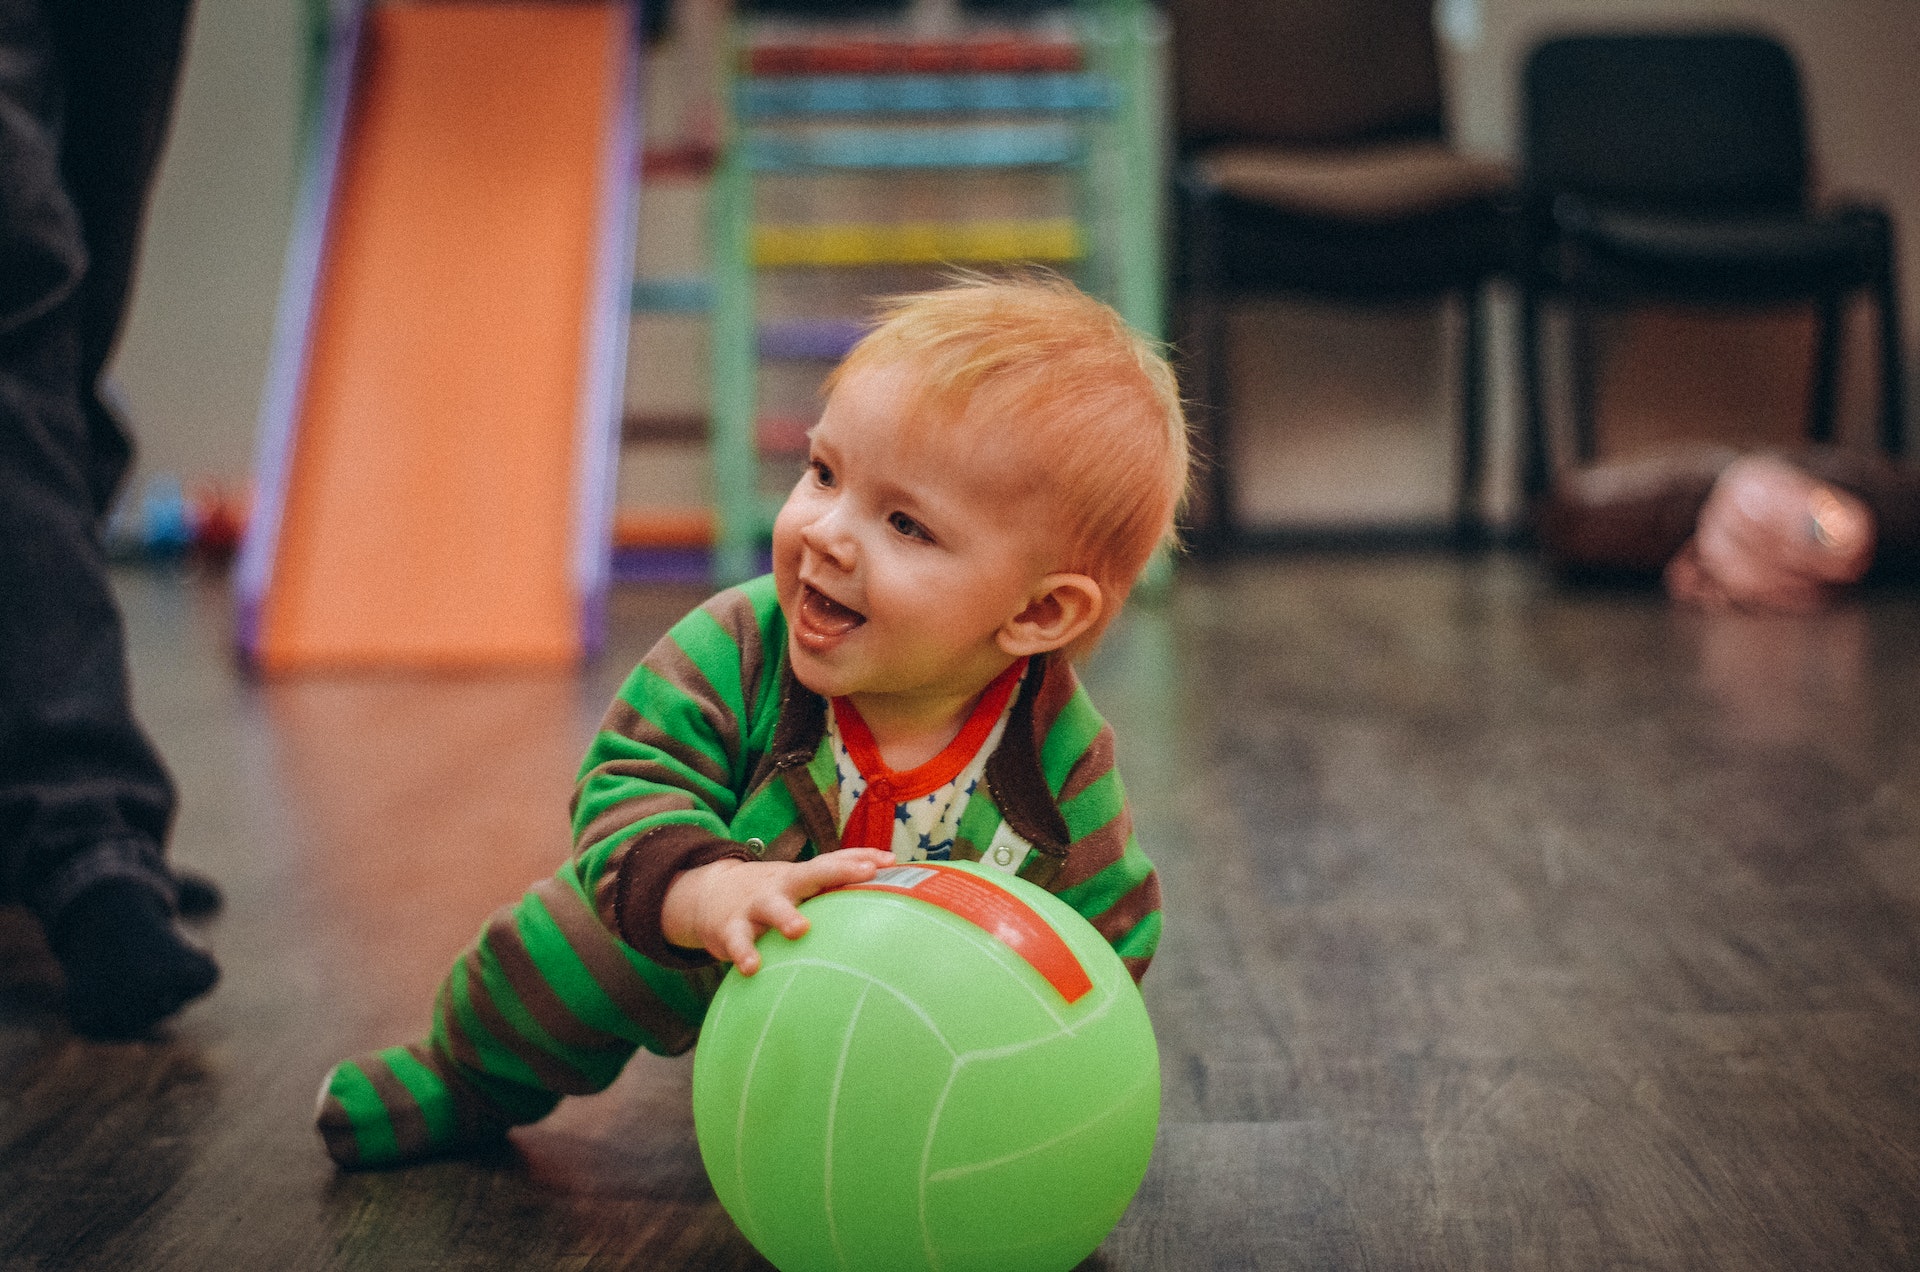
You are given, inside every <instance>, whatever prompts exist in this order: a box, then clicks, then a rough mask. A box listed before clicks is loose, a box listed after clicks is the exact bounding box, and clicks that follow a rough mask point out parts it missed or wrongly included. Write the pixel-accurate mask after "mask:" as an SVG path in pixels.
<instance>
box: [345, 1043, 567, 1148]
mask: <svg viewBox="0 0 1920 1272" xmlns="http://www.w3.org/2000/svg"><path fill="white" fill-rule="evenodd" d="M547 1107H551V1102H550V1101H549V1103H548V1105H547ZM542 1111H544V1110H542ZM538 1115H539V1114H538V1113H535V1114H534V1116H538ZM524 1120H531V1119H530V1118H529V1119H524ZM315 1125H316V1126H317V1127H318V1128H319V1131H320V1138H321V1139H322V1140H324V1141H326V1146H327V1154H328V1156H330V1157H332V1158H333V1160H334V1161H336V1162H338V1163H340V1165H342V1166H348V1167H361V1166H393V1165H396V1164H398V1163H401V1162H411V1161H418V1160H420V1159H421V1158H424V1157H435V1156H439V1155H442V1154H446V1153H457V1152H461V1151H463V1150H466V1149H471V1148H478V1147H482V1146H484V1145H487V1144H492V1143H497V1142H498V1141H499V1139H500V1137H501V1136H502V1135H504V1134H505V1133H506V1123H505V1122H504V1121H503V1120H502V1119H501V1118H500V1117H498V1116H497V1115H495V1114H493V1113H492V1112H490V1111H489V1110H488V1108H487V1106H486V1102H485V1101H484V1100H482V1099H480V1098H479V1097H478V1096H477V1095H476V1094H475V1093H474V1092H472V1091H471V1090H470V1089H468V1088H466V1087H465V1086H464V1085H463V1084H462V1083H461V1082H460V1080H459V1079H458V1078H456V1077H452V1076H450V1075H449V1074H448V1072H447V1069H446V1067H445V1066H444V1065H443V1064H442V1063H441V1062H440V1060H439V1057H438V1056H437V1055H436V1054H435V1053H434V1052H433V1051H432V1050H431V1049H430V1048H429V1047H428V1046H427V1045H426V1044H425V1043H412V1044H410V1045H408V1046H405V1047H388V1048H386V1049H385V1050H383V1051H375V1052H371V1053H369V1054H367V1055H363V1056H355V1057H354V1058H353V1059H351V1060H343V1061H341V1062H340V1063H339V1064H337V1065H335V1066H334V1067H333V1070H332V1072H330V1073H328V1074H327V1076H326V1079H325V1081H323V1082H322V1083H321V1084H320V1107H319V1109H318V1112H317V1116H316V1118H315Z"/></svg>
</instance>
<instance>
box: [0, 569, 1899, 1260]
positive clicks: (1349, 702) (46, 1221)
mask: <svg viewBox="0 0 1920 1272" xmlns="http://www.w3.org/2000/svg"><path fill="white" fill-rule="evenodd" d="M122 584H123V598H124V600H125V603H126V606H127V609H128V613H129V622H130V628H131V639H132V656H133V662H134V673H135V679H136V682H137V684H138V686H139V694H140V701H141V707H142V710H143V711H144V713H145V717H146V719H147V721H148V722H149V724H150V726H151V728H152V731H153V732H154V733H155V735H156V736H157V737H158V739H159V741H160V743H161V746H162V748H163V749H164V750H165V751H166V753H167V754H168V756H169V757H170V759H171V761H172V763H173V764H174V766H175V768H176V770H177V772H178V775H179V778H180V781H181V785H182V787H183V790H184V792H185V804H184V807H183V811H182V815H181V819H180V826H179V835H178V842H177V847H176V856H177V857H178V859H179V860H180V861H181V862H183V863H185V864H188V865H191V866H194V867H196V868H199V869H202V870H204V871H206V872H208V873H211V874H213V875H215V876H216V877H218V878H219V880H220V881H221V882H222V883H223V884H224V886H225V887H226V889H227V893H228V898H229V904H228V908H227V911H226V913H225V914H224V915H222V916H221V917H220V918H218V919H217V920H215V921H214V922H213V923H212V924H211V925H209V926H208V927H207V928H206V929H204V937H205V939H206V941H207V942H208V943H209V944H210V945H211V946H212V947H213V948H214V949H215V950H216V951H217V952H218V954H219V957H220V959H221V961H222V963H223V964H224V966H225V969H226V978H225V980H224V981H223V983H222V984H221V986H220V987H219V988H218V989H217V990H216V991H215V992H214V994H213V995H212V996H211V997H210V998H208V999H207V1000H205V1001H203V1002H202V1003H199V1004H196V1005H195V1006H193V1007H192V1008H190V1009H189V1010H188V1011H187V1012H186V1013H185V1014H184V1015H183V1016H182V1017H180V1018H179V1020H178V1021H177V1022H176V1023H175V1024H174V1025H173V1026H172V1028H171V1029H170V1031H169V1032H168V1034H167V1035H166V1036H165V1037H164V1038H162V1039H159V1040H156V1041H154V1042H151V1043H143V1044H136V1045H120V1046H107V1045H95V1044H88V1043H83V1042H80V1041H76V1040H74V1039H73V1038H72V1037H70V1036H69V1035H68V1034H67V1032H66V1031H65V1028H64V1026H63V1025H62V1024H61V1023H60V1017H59V1015H58V1010H57V998H56V997H55V994H56V992H57V987H56V985H55V983H54V982H53V980H52V979H51V974H50V972H49V970H48V967H47V965H46V964H45V963H44V961H42V960H41V959H40V958H39V957H38V956H37V952H36V950H35V949H34V948H33V946H32V942H31V934H30V932H28V931H27V930H26V929H25V928H24V927H23V926H22V925H21V924H20V923H18V922H14V921H8V922H5V923H0V938H3V939H0V980H4V988H3V989H0V1267H3V1268H6V1269H14V1268H48V1269H52V1268H70V1267H71V1268H103V1269H117V1270H118V1269H124V1270H127V1272H139V1270H143V1269H182V1270H190V1272H205V1270H207V1269H216V1270H228V1269H231V1270H234V1272H241V1270H251V1269H275V1270H278V1269H309V1268H329V1269H332V1268H340V1269H349V1268H352V1269H361V1268H365V1269H386V1268H428V1267H446V1268H462V1269H469V1268H471V1269H488V1268H501V1269H506V1268H513V1269H530V1268H569V1269H571V1268H635V1269H643V1268H644V1269H672V1268H697V1269H729V1268H742V1269H746V1268H763V1267H765V1266H766V1265H764V1264H763V1263H761V1262H760V1261H759V1259H758V1258H757V1256H756V1255H755V1254H754V1253H753V1251H752V1250H751V1249H750V1248H749V1247H748V1246H747V1245H746V1244H745V1242H744V1241H743V1240H742V1239H741V1238H740V1237H739V1236H738V1235H737V1233H736V1232H735V1231H734V1229H733V1227H732V1225H731V1224H730V1222H729V1221H728V1219H727V1217H726V1215H725V1214H724V1213H723V1212H722V1211H721V1210H720V1209H719V1207H718V1205H717V1203H716V1202H715V1201H714V1199H713V1194H712V1192H711V1191H710V1190H709V1188H708V1185H707V1182H706V1179H705V1177H704V1175H703V1173H702V1170H701V1166H700V1160H699V1157H698V1154H697V1152H696V1151H695V1149H694V1145H693V1136H692V1130H691V1123H690V1118H689V1114H688V1109H687V1104H688V1073H689V1064H688V1062H687V1061H686V1060H684V1059H682V1060H661V1059H658V1058H654V1057H646V1056H643V1057H641V1058H640V1059H639V1060H637V1061H636V1062H635V1063H634V1064H633V1065H632V1066H630V1068H629V1069H628V1071H627V1073H626V1074H625V1076H624V1077H623V1078H622V1079H621V1080H620V1081H619V1082H618V1083H617V1084H616V1085H615V1086H614V1087H613V1088H612V1089H611V1090H609V1091H608V1092H606V1093H604V1094H603V1095H601V1096H597V1097H594V1098H592V1099H587V1100H577V1101H572V1102H569V1103H567V1104H565V1105H564V1106H563V1107H562V1109H561V1111H560V1112H559V1113H557V1114H556V1115H555V1116H554V1117H553V1118H551V1119H550V1120H549V1121H547V1122H546V1123H544V1124H542V1125H540V1126H537V1127H533V1128H529V1129H527V1130H525V1131H523V1132H519V1133H516V1135H515V1137H514V1141H513V1146H512V1148H511V1149H510V1150H508V1151H506V1152H504V1153H502V1154H500V1155H499V1156H497V1157H495V1158H493V1159H490V1160H484V1161H478V1162H454V1163H441V1164H435V1165H429V1166H423V1167H417V1168H413V1169H407V1170H398V1171H391V1172H385V1173H375V1174H360V1175H340V1174H336V1173H335V1171H334V1169H333V1168H332V1166H331V1165H330V1164H329V1162H328V1161H327V1159H326V1158H325V1156H324V1155H323V1154H322V1153H321V1150H320V1146H319V1143H318V1141H317V1140H316V1139H315V1137H314V1136H313V1134H312V1132H311V1131H310V1129H309V1121H310V1111H311V1106H312V1103H313V1097H314V1091H315V1088H316V1086H317V1084H318V1082H319V1080H320V1076H321V1074H322V1073H323V1071H324V1070H325V1069H326V1068H327V1067H328V1066H329V1065H330V1064H331V1063H332V1062H333V1061H334V1060H335V1059H337V1058H339V1057H341V1056H343V1055H345V1054H347V1053H349V1052H353V1051H357V1050H360V1049H363V1048H366V1047H370V1046H374V1045H378V1044H383V1043H387V1042H393V1041H399V1040H403V1039H406V1038H408V1037H411V1036H415V1035H416V1034H417V1033H418V1031H419V1030H420V1029H421V1027H422V1026H423V1024H424V1023H425V1019H426V1013H427V1008H428V1003H429V1000H430V996H431V994H432V991H433V988H434V986H435V984H436V983H437V981H438V979H439V977H440V976H441V974H442V973H443V971H444V970H445V969H446V967H447V965H448V963H449V961H450V959H451V957H452V955H453V953H454V951H455V950H456V949H457V948H458V947H459V946H460V945H461V944H462V943H463V942H465V941H466V940H467V938H469V937H470V936H471V935H472V934H473V932H474V931H475V930H476V928H477V927H478V924H479V923H480V921H481V919H482V917H483V916H484V915H485V914H486V913H487V911H488V910H489V909H490V908H491V907H492V906H494V905H495V904H497V903H499V902H501V901H504V900H507V899H509V898H511V897H513V896H515V895H516V894H517V893H518V891H519V890H520V888H521V887H522V886H523V885H524V884H526V883H527V882H528V881H530V880H531V879H533V878H534V877H536V876H538V875H542V874H545V873H547V872H548V871H549V870H550V869H551V868H552V866H553V865H554V863H555V862H556V861H557V860H558V859H559V857H560V856H561V855H562V854H563V853H564V851H565V843H566V828H565V806H566V800H567V795H568V791H569V784H570V778H571V774H572V770H573V767H574V764H575V762H576V760H577V758H578V754H579V752H580V750H581V748H582V746H583V744H584V742H585V740H586V738H587V737H588V735H589V733H590V731H591V729H592V727H593V724H594V721H595V720H596V719H597V718H598V715H599V713H600V710H601V708H602V706H603V705H604V702H605V700H606V698H607V696H608V694H609V693H610V692H611V689H612V687H613V685H614V683H615V682H616V680H617V679H618V677H619V675H620V673H621V672H622V671H624V669H625V667H626V666H627V664H629V663H630V662H631V661H632V660H633V659H634V658H636V657H637V656H638V655H639V654H640V653H641V652H642V651H643V650H644V649H645V647H646V646H647V645H648V644H649V643H650V642H651V641H652V639H653V638H654V637H655V636H656V635H657V634H658V633H659V632H660V631H661V630H662V629H663V628H664V626H665V625H666V624H667V623H668V622H669V621H670V620H671V619H672V618H674V617H676V616H677V615H678V614H679V613H680V612H681V611H682V610H683V609H684V608H686V607H687V606H688V605H689V604H691V603H693V602H694V601H695V600H697V599H698V598H697V596H696V595H693V594H689V593H667V592H652V593H648V592H633V593H627V594H623V595H622V596H620V597H619V598H618V603H617V605H616V611H615V636H614V640H613V648H612V650H611V651H610V653H609V655H608V656H607V657H606V658H605V659H604V660H603V661H602V663H601V664H600V665H599V666H598V667H597V668H596V669H594V670H593V671H592V672H591V673H589V674H587V675H586V676H584V677H581V678H577V679H576V678H502V679H490V680H489V679H483V680H441V681H420V680H407V679H353V680H347V679H337V680H325V679H322V680H309V681H299V682H285V683H273V684H265V685H260V684H253V683H249V682H248V681H246V680H244V679H242V678H240V677H239V676H237V675H236V674H235V672H234V671H233V669H232V667H231V665H230V663H229V661H228V657H227V654H226V652H225V640H226V622H227V598H226V594H225V591H224V589H223V588H222V587H221V586H220V585H218V584H216V583H212V582H209V581H207V580H204V579H199V580H196V579H193V578H176V577H168V576H164V575H156V574H147V573H142V574H130V575H127V576H125V577H124V578H123V579H122ZM1089 679H1090V681H1091V682H1092V685H1093V688H1094V692H1095V696H1096V698H1097V700H1098V701H1099V702H1100V703H1101V705H1102V706H1103V708H1104V709H1105V710H1106V712H1107V714H1108V716H1109V717H1110V718H1111V719H1112V721H1113V722H1114V725H1115V727H1116V729H1117V730H1118V731H1119V736H1120V742H1121V762H1122V766H1123V771H1124V772H1125V773H1126V776H1127V780H1128V782H1129V786H1130V789H1131V790H1132V793H1133V796H1134V801H1135V809H1136V813H1137V816H1138V820H1139V823H1140V835H1141V839H1142V841H1143V843H1145V844H1146V845H1147V846H1148V848H1149V851H1150V852H1151V853H1152V855H1153V856H1154V857H1155V858H1156V859H1157V860H1158V862H1159V864H1160V866H1161V868H1162V870H1163V873H1164V877H1165V881H1166V886H1167V895H1168V927H1167V936H1166V940H1165V943H1164V944H1163V946H1162V948H1161V955H1160V958H1159V960H1158V961H1157V962H1156V963H1155V965H1154V968H1153V970H1152V972H1151V973H1150V974H1149V975H1148V977H1147V981H1146V985H1145V992H1146V998H1147V1003H1148V1006H1149V1008H1150V1009H1151V1011H1152V1014H1153V1018H1154V1022H1155V1026H1156V1030H1157V1032H1158V1035H1159V1039H1160V1046H1161V1055H1162V1064H1163V1072H1164V1089H1165V1099H1164V1112H1163V1117H1162V1125H1161V1132H1160V1139H1159V1143H1158V1146H1157V1148H1156V1152H1155V1156H1154V1161H1153V1166H1152V1169H1151V1170H1150V1172H1149V1174H1148V1176H1147V1181H1146V1184H1145V1186H1144V1187H1143V1188H1142V1190H1141V1192H1140V1195H1139V1197H1138V1198H1137V1200H1136V1201H1135V1203H1134V1205H1133V1208H1132V1209H1131V1211H1129V1212H1128V1214H1127V1216H1126V1218H1125V1219H1124V1220H1123V1221H1122V1223H1121V1225H1120V1227H1119V1228H1118V1229H1117V1230H1116V1231H1115V1232H1114V1234H1113V1235H1112V1237H1111V1238H1110V1239H1109V1240H1108V1241H1107V1243H1106V1245H1105V1246H1104V1247H1103V1248H1102V1250H1101V1251H1100V1253H1099V1254H1097V1255H1095V1256H1094V1257H1093V1259H1091V1260H1090V1261H1089V1262H1088V1264H1087V1265H1085V1266H1086V1267H1087V1268H1090V1269H1106V1270H1108V1272H1120V1270H1122V1269H1127V1270H1132V1269H1180V1270H1182V1272H1188V1270H1193V1269H1211V1268H1220V1269H1253V1268H1257V1269H1268V1268H1274V1269H1278V1268H1362V1267H1364V1268H1370V1269H1397V1268H1447V1269H1453V1268H1461V1269H1470V1268H1488V1269H1504V1268H1534V1267H1549V1268H1658V1269H1667V1268H1727V1269H1750V1268H1778V1269H1796V1270H1798V1269H1813V1268H1849V1269H1852V1268H1910V1267H1914V1266H1916V1265H1920V727H1916V720H1920V597H1914V596H1898V595H1895V596H1880V597H1876V598H1874V599H1873V600H1872V601H1871V602H1870V603H1868V604H1867V605H1866V606H1865V607H1864V608H1857V609H1851V610H1847V611H1844V612H1841V613H1837V614H1833V615H1830V616H1826V617H1823V618H1820V619H1815V620H1808V621H1797V620H1774V621H1759V620H1743V619H1735V618H1723V619H1709V618H1703V617H1700V616H1697V615H1689V614H1680V613H1675V612H1673V611H1670V610H1668V609H1667V608H1665V607H1664V606H1663V605H1662V604H1661V603H1660V602H1659V600H1658V598H1656V597H1654V596H1652V595H1637V594H1620V593H1596V594H1566V593H1561V592H1558V591H1556V590H1555V589H1554V588H1553V587H1552V586H1550V585H1549V584H1547V583H1546V582H1544V581H1543V580H1542V579H1540V578H1539V577H1538V576H1537V575H1535V574H1534V573H1533V572H1532V571H1531V569H1530V568H1529V567H1528V566H1527V565H1526V564H1525V563H1523V562H1518V561H1515V560H1512V559H1508V558H1502V557H1493V558H1488V559H1484V560H1480V561H1473V562H1460V561H1454V560H1450V559H1445V558H1420V557H1398V558H1386V559H1378V558H1374V559H1364V558H1361V559H1327V560H1295V561H1287V562H1272V563H1259V564H1246V565H1242V566H1238V567H1234V568H1232V569H1230V570H1226V571H1224V572H1218V573H1208V572H1202V571H1197V570H1196V571H1192V572H1189V573H1188V575H1187V576H1186V577H1185V578H1184V579H1183V580H1182V581H1181V583H1180V584H1179V586H1178V589H1177V593H1176V595H1175V596H1174V597H1173V598H1172V599H1171V600H1170V601H1169V602H1167V603H1166V604H1164V605H1163V606H1162V607H1160V608H1158V609H1152V610H1150V609H1146V608H1140V609H1137V610H1136V611H1134V612H1132V613H1130V614H1129V616H1128V617H1127V619H1126V621H1125V622H1124V624H1123V625H1122V626H1121V627H1120V628H1118V629H1117V630H1116V631H1115V633H1114V634H1113V636H1112V637H1111V638H1110V640H1109V643H1108V646H1107V647H1106V648H1105V649H1104V650H1103V651H1102V652H1101V654H1100V656H1099V657H1098V659H1097V660H1096V662H1095V663H1094V665H1093V666H1092V668H1091V669H1090V675H1089ZM10 918H17V916H10Z"/></svg>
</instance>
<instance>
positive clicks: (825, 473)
mask: <svg viewBox="0 0 1920 1272" xmlns="http://www.w3.org/2000/svg"><path fill="white" fill-rule="evenodd" d="M809 467H811V468H812V469H813V479H814V480H815V481H817V482H819V483H820V484H821V485H822V486H832V485H833V469H831V468H829V467H828V466H827V463H826V461H825V460H820V459H816V460H814V461H813V462H812V464H811V465H809Z"/></svg>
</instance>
